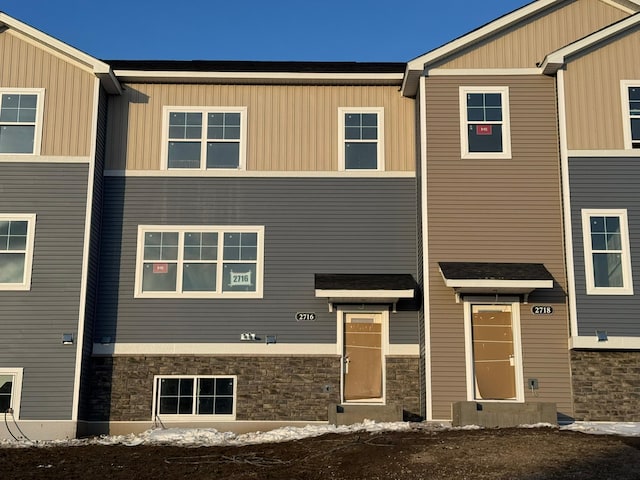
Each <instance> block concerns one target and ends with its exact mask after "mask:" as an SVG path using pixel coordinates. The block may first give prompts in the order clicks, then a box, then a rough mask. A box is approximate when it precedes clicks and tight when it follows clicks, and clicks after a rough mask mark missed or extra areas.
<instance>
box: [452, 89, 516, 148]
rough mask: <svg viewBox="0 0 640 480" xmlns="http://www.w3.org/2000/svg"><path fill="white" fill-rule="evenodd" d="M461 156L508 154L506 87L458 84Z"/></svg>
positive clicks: (508, 133)
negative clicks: (463, 85)
mask: <svg viewBox="0 0 640 480" xmlns="http://www.w3.org/2000/svg"><path fill="white" fill-rule="evenodd" d="M460 144H461V149H462V151H461V154H462V158H511V133H510V125H509V88H508V87H460Z"/></svg>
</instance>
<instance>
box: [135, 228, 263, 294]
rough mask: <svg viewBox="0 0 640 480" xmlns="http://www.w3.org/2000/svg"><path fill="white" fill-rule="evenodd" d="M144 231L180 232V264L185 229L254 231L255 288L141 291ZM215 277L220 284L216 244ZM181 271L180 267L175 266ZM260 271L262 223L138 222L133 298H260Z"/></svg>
mask: <svg viewBox="0 0 640 480" xmlns="http://www.w3.org/2000/svg"><path fill="white" fill-rule="evenodd" d="M146 232H177V233H178V234H179V241H178V246H179V248H178V260H177V262H178V264H180V263H181V262H182V261H183V260H182V256H183V248H182V247H183V240H182V239H183V236H182V234H184V233H185V232H217V233H218V234H224V233H225V232H241V233H257V234H258V248H257V259H256V291H255V292H223V291H222V290H220V291H219V292H143V291H142V273H143V268H142V267H143V263H144V234H145V233H146ZM218 250H219V256H218V265H219V267H218V270H217V271H218V281H217V283H216V285H219V286H220V289H221V288H222V281H221V272H222V264H223V263H224V262H223V260H222V249H221V248H218ZM178 272H180V269H179V270H178ZM263 272H264V226H255V225H221V226H218V225H215V226H211V225H138V242H137V253H136V280H135V294H134V297H135V298H262V294H263V280H264V279H263Z"/></svg>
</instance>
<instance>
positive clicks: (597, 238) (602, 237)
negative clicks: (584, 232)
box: [591, 233, 607, 250]
mask: <svg viewBox="0 0 640 480" xmlns="http://www.w3.org/2000/svg"><path fill="white" fill-rule="evenodd" d="M591 248H592V249H593V250H606V249H607V235H606V234H604V233H592V234H591Z"/></svg>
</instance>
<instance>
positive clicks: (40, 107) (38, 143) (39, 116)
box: [0, 88, 44, 158]
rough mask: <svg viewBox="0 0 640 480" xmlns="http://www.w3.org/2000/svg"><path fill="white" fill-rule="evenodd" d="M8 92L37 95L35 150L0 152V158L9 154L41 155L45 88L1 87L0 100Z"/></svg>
mask: <svg viewBox="0 0 640 480" xmlns="http://www.w3.org/2000/svg"><path fill="white" fill-rule="evenodd" d="M6 93H14V94H27V95H34V94H35V95H37V97H38V100H37V104H36V105H37V106H36V108H37V111H36V125H35V132H34V138H33V151H32V152H30V153H0V158H5V157H7V156H16V155H18V156H24V155H40V152H41V149H42V125H43V123H44V88H0V101H1V99H2V95H3V94H6Z"/></svg>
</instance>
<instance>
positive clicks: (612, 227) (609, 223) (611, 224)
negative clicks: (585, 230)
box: [605, 217, 620, 233]
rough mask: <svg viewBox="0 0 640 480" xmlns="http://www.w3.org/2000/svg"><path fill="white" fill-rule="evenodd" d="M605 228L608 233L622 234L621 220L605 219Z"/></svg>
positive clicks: (614, 218) (616, 218)
mask: <svg viewBox="0 0 640 480" xmlns="http://www.w3.org/2000/svg"><path fill="white" fill-rule="evenodd" d="M605 228H606V229H607V233H620V218H619V217H605Z"/></svg>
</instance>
